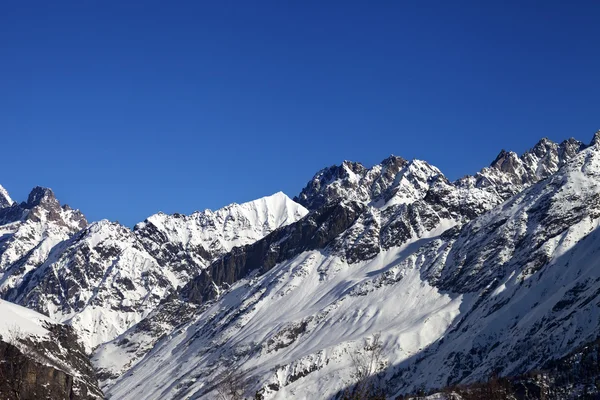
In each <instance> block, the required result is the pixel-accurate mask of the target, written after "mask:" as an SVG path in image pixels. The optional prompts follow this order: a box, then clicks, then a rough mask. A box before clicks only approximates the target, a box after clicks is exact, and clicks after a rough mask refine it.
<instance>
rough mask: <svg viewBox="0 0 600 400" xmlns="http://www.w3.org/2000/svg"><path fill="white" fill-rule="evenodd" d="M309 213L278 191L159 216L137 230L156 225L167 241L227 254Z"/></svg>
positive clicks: (142, 224)
mask: <svg viewBox="0 0 600 400" xmlns="http://www.w3.org/2000/svg"><path fill="white" fill-rule="evenodd" d="M307 213H308V210H306V209H305V208H304V207H303V206H301V205H300V204H298V203H296V202H294V201H293V200H291V199H290V198H289V197H287V196H286V195H285V194H284V193H282V192H278V193H275V194H273V195H271V196H267V197H263V198H260V199H257V200H254V201H249V202H246V203H242V204H236V203H233V204H230V205H228V206H226V207H223V208H221V209H219V210H216V211H211V210H205V211H202V212H200V211H197V212H195V213H193V214H191V215H181V214H175V215H167V214H164V213H158V214H155V215H152V216H150V217H149V218H148V219H147V220H146V221H144V222H141V223H139V224H137V225H136V227H135V231H136V232H143V231H144V228H146V227H147V226H148V225H149V224H152V225H154V227H155V228H156V229H158V231H160V232H161V233H162V234H164V235H165V239H166V241H167V242H170V243H181V244H182V245H184V246H197V245H201V246H203V247H204V248H205V249H206V250H209V251H218V252H227V251H230V250H231V249H232V248H233V247H235V246H243V245H246V244H248V243H252V242H254V241H256V240H258V239H260V238H262V237H264V236H266V235H267V234H269V233H270V232H272V231H273V230H275V229H277V228H280V227H282V226H285V225H288V224H290V223H292V222H296V221H298V220H299V219H300V218H302V217H304V216H305V215H306V214H307Z"/></svg>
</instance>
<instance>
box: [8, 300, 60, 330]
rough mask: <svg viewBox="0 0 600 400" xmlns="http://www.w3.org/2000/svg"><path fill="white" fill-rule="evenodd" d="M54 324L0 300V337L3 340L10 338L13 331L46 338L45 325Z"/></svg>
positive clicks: (44, 317) (49, 320)
mask: <svg viewBox="0 0 600 400" xmlns="http://www.w3.org/2000/svg"><path fill="white" fill-rule="evenodd" d="M55 323H56V322H54V321H53V320H51V319H50V318H48V317H46V316H45V315H42V314H39V313H37V312H35V311H32V310H30V309H28V308H25V307H21V306H19V305H17V304H13V303H9V302H8V301H4V300H0V335H1V336H2V337H3V338H8V337H9V336H11V331H14V330H15V329H18V331H19V332H20V333H22V334H23V335H26V336H38V337H44V336H48V334H49V331H48V330H47V329H46V328H45V325H48V324H55Z"/></svg>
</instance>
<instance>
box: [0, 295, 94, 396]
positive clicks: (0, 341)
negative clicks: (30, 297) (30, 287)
mask: <svg viewBox="0 0 600 400" xmlns="http://www.w3.org/2000/svg"><path fill="white" fill-rule="evenodd" d="M76 339H77V338H76V335H75V334H74V332H73V330H72V329H71V328H70V327H66V326H62V325H60V324H56V323H55V322H53V321H52V320H51V319H49V318H48V317H45V316H43V315H41V314H38V313H36V312H34V311H31V310H28V309H26V308H23V307H20V306H18V305H16V304H12V303H8V302H6V301H2V300H0V360H2V362H1V363H0V397H2V398H7V399H13V398H18V399H41V398H51V399H65V400H66V399H101V398H103V395H102V392H101V391H100V389H99V388H98V382H97V380H96V377H95V374H94V370H93V369H92V366H91V364H90V362H89V360H88V358H87V356H86V354H85V353H84V351H83V348H82V347H81V346H80V345H79V344H78V343H77V340H76Z"/></svg>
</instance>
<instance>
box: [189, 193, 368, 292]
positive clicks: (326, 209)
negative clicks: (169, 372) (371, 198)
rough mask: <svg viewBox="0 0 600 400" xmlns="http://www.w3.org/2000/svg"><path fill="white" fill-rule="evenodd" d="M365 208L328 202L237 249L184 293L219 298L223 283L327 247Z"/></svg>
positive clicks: (234, 280)
mask: <svg viewBox="0 0 600 400" xmlns="http://www.w3.org/2000/svg"><path fill="white" fill-rule="evenodd" d="M364 210H365V207H364V206H363V205H362V204H360V203H356V202H339V203H328V204H326V205H325V206H323V207H321V208H320V209H319V210H317V211H314V212H312V213H310V214H309V215H308V216H306V217H305V218H303V219H301V220H300V221H298V222H296V223H294V224H292V225H289V226H286V227H283V228H280V229H278V230H276V231H275V232H273V233H271V234H270V235H268V236H266V237H265V238H264V239H261V240H259V241H258V242H256V243H254V244H251V245H247V246H244V247H236V248H234V249H233V250H232V251H231V252H230V253H228V254H226V255H225V256H224V257H222V258H220V259H219V260H217V261H215V262H214V263H213V264H211V265H210V267H209V268H207V269H206V270H205V271H203V272H202V273H201V274H200V275H199V276H198V277H196V278H194V279H193V280H192V281H190V283H188V284H187V285H186V286H185V287H184V288H183V290H182V291H181V294H182V296H183V297H184V298H185V299H187V300H189V301H191V302H196V303H203V302H205V301H207V300H210V299H213V298H215V297H216V296H217V295H218V288H219V287H221V286H222V285H227V284H232V283H234V282H236V281H238V280H240V279H241V278H244V277H246V276H248V275H249V274H250V273H251V272H255V271H256V272H257V273H258V274H263V273H265V272H267V271H269V270H270V269H271V268H273V267H274V266H275V265H276V264H277V263H280V262H282V261H285V260H288V259H290V258H292V257H294V256H296V255H298V254H300V253H302V252H303V251H307V250H315V249H323V248H325V247H326V246H327V245H328V244H330V243H331V242H332V241H333V240H334V239H335V238H336V237H337V236H338V235H340V234H341V233H342V232H344V231H345V230H347V229H348V228H349V227H350V226H352V225H353V224H354V223H355V222H356V220H357V219H358V217H359V216H360V215H361V213H363V212H364Z"/></svg>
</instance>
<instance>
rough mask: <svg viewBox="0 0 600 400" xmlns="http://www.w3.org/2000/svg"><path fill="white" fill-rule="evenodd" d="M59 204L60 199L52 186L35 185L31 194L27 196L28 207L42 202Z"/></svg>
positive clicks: (26, 204) (26, 205)
mask: <svg viewBox="0 0 600 400" xmlns="http://www.w3.org/2000/svg"><path fill="white" fill-rule="evenodd" d="M42 203H44V204H57V203H58V200H56V197H55V196H54V192H53V191H52V189H50V188H45V187H42V186H36V187H34V188H33V189H32V190H31V192H30V193H29V196H28V197H27V202H26V203H25V207H26V208H33V207H35V206H38V205H40V204H42Z"/></svg>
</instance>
